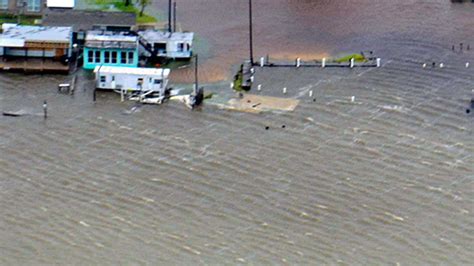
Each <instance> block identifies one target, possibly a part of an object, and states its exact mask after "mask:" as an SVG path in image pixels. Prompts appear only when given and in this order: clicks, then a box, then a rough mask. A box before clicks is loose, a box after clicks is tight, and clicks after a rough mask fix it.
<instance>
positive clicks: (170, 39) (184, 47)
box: [138, 30, 194, 59]
mask: <svg viewBox="0 0 474 266" xmlns="http://www.w3.org/2000/svg"><path fill="white" fill-rule="evenodd" d="M138 35H139V36H140V39H141V42H142V49H141V51H140V53H141V54H143V55H144V56H157V57H163V58H171V59H189V58H191V56H192V55H193V39H194V33H192V32H167V31H160V30H145V31H139V32H138Z"/></svg>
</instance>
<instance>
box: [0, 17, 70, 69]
mask: <svg viewBox="0 0 474 266" xmlns="http://www.w3.org/2000/svg"><path fill="white" fill-rule="evenodd" d="M2 29H3V33H2V34H0V58H1V60H0V68H2V69H4V70H25V71H30V70H31V71H35V70H38V71H55V70H56V71H68V70H69V66H70V62H71V56H72V48H73V47H72V28H71V27H42V26H19V25H16V24H3V25H2Z"/></svg>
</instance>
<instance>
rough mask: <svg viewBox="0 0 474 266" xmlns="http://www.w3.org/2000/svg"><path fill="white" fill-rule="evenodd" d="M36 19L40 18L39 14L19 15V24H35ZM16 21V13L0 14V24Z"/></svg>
mask: <svg viewBox="0 0 474 266" xmlns="http://www.w3.org/2000/svg"><path fill="white" fill-rule="evenodd" d="M37 19H41V16H30V15H22V16H21V17H20V24H21V25H35V20H37ZM17 22H18V17H17V16H16V15H10V14H5V15H4V14H2V15H0V24H3V23H17Z"/></svg>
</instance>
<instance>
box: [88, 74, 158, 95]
mask: <svg viewBox="0 0 474 266" xmlns="http://www.w3.org/2000/svg"><path fill="white" fill-rule="evenodd" d="M101 76H105V82H101V81H100V77H101ZM140 78H142V79H143V83H142V87H141V88H140V86H139V85H138V79H140ZM155 79H160V80H162V77H161V75H159V76H139V75H129V74H127V75H124V74H110V73H100V72H98V73H96V81H97V83H96V86H97V88H98V89H118V88H119V87H121V88H123V89H124V90H140V89H142V90H144V91H146V90H156V91H160V93H164V89H165V85H166V83H165V84H163V82H164V81H163V80H162V82H161V87H159V86H158V85H155V84H154V80H155ZM114 83H115V84H114Z"/></svg>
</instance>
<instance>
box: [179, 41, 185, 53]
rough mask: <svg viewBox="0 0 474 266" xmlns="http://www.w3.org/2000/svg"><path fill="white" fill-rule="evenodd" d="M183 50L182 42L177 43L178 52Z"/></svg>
mask: <svg viewBox="0 0 474 266" xmlns="http://www.w3.org/2000/svg"><path fill="white" fill-rule="evenodd" d="M183 51H184V43H178V52H183Z"/></svg>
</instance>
